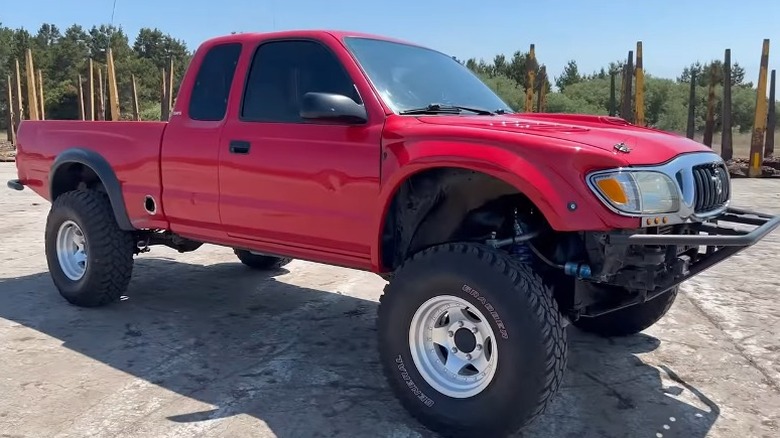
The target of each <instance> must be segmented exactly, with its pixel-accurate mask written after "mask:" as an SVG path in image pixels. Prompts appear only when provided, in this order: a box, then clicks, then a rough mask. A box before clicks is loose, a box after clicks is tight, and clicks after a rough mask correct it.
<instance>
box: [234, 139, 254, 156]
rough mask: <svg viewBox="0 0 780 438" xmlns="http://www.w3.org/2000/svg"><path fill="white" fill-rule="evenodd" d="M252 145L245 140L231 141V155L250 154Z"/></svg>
mask: <svg viewBox="0 0 780 438" xmlns="http://www.w3.org/2000/svg"><path fill="white" fill-rule="evenodd" d="M249 147H250V144H249V142H248V141H243V140H231V141H230V153H231V154H248V153H249Z"/></svg>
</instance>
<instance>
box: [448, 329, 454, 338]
mask: <svg viewBox="0 0 780 438" xmlns="http://www.w3.org/2000/svg"><path fill="white" fill-rule="evenodd" d="M447 334H448V335H450V337H453V336H455V333H454V332H453V331H451V330H450V331H448V332H447Z"/></svg>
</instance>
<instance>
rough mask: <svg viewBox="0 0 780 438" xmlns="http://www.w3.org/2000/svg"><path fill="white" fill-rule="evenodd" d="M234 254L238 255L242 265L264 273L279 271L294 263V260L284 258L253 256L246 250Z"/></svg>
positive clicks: (239, 250) (238, 250)
mask: <svg viewBox="0 0 780 438" xmlns="http://www.w3.org/2000/svg"><path fill="white" fill-rule="evenodd" d="M233 252H234V253H235V254H236V256H237V257H238V259H239V260H241V263H243V264H245V265H246V266H249V267H250V268H252V269H257V270H262V271H272V270H274V269H279V268H281V267H282V266H284V265H286V264H288V263H290V262H291V261H292V259H288V258H284V257H275V256H267V255H260V254H253V253H251V252H250V251H247V250H245V249H234V250H233Z"/></svg>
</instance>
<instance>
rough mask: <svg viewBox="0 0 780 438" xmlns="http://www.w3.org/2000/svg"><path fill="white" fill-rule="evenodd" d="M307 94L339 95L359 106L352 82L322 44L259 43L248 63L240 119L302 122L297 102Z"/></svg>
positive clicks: (312, 42)
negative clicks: (250, 63)
mask: <svg viewBox="0 0 780 438" xmlns="http://www.w3.org/2000/svg"><path fill="white" fill-rule="evenodd" d="M310 91H315V92H323V93H337V94H343V95H345V96H348V97H350V98H351V99H352V100H354V101H355V102H357V103H361V101H360V97H359V96H358V93H357V90H356V88H355V85H354V83H353V82H352V79H350V77H349V75H348V74H347V72H346V71H345V70H344V68H343V66H342V65H341V63H340V62H339V61H338V59H337V58H336V57H335V55H333V53H331V52H330V51H329V50H328V49H327V48H326V47H325V46H323V45H322V44H320V43H317V42H314V41H274V42H270V43H265V44H262V45H261V46H260V47H259V48H258V49H257V52H256V53H255V57H254V59H253V60H252V66H251V69H250V71H249V77H248V79H247V83H246V89H245V90H244V101H243V105H242V108H241V119H242V120H248V121H264V122H292V123H295V122H302V121H303V119H301V117H300V102H301V100H302V99H303V95H304V94H306V93H308V92H310Z"/></svg>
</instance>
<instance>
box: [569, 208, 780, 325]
mask: <svg viewBox="0 0 780 438" xmlns="http://www.w3.org/2000/svg"><path fill="white" fill-rule="evenodd" d="M728 224H731V225H732V227H729V226H724V225H728ZM734 225H737V226H739V227H741V228H742V229H739V228H737V227H733V226H734ZM746 225H748V226H752V227H753V228H752V229H745V228H744V226H746ZM778 226H780V216H772V215H768V214H764V213H757V212H752V211H747V210H742V209H738V208H729V209H727V210H726V211H725V212H723V213H722V214H720V215H719V216H717V217H714V218H712V219H710V220H709V221H706V222H702V223H697V224H690V225H687V226H685V227H684V228H682V229H681V228H680V227H675V228H676V229H677V230H678V231H677V233H672V234H649V233H641V232H633V233H625V232H612V233H607V234H605V235H604V236H603V240H602V243H603V244H604V248H605V250H606V252H607V254H611V256H608V257H607V258H608V259H610V260H611V261H612V264H613V266H615V265H617V266H618V267H619V266H622V265H623V261H624V260H623V258H628V255H633V256H634V258H633V259H632V260H633V261H634V262H636V261H637V260H639V261H646V262H647V264H646V265H645V266H644V268H643V269H638V268H637V267H636V266H635V267H634V268H629V269H628V271H629V272H628V275H625V274H626V273H625V272H622V271H625V270H624V269H621V268H618V270H617V271H612V270H610V269H607V271H609V272H607V274H608V275H607V276H606V277H603V278H602V280H601V281H599V279H597V278H594V279H593V280H595V282H596V283H602V284H603V283H606V284H612V285H615V286H620V287H625V288H628V289H629V290H633V291H635V292H636V293H634V294H629V295H627V296H621V297H613V298H614V299H612V300H608V301H591V300H590V299H589V298H585V297H586V296H587V293H583V292H578V293H579V294H580V295H579V297H580V298H579V299H580V300H582V301H587V302H583V303H582V306H581V308H580V309H577V310H576V311H575V312H574V314H573V315H572V317H574V318H579V317H597V316H601V315H604V314H606V313H610V312H614V311H616V310H620V309H622V308H625V307H628V306H633V305H636V304H641V303H644V302H647V301H650V300H652V299H654V298H656V297H659V296H661V295H662V294H664V293H666V292H667V291H669V290H670V289H672V288H674V287H675V286H677V285H679V284H680V283H682V282H684V281H686V280H688V279H690V278H691V277H693V276H695V275H697V274H699V273H701V272H703V271H705V270H707V269H709V268H711V267H713V266H715V265H716V264H718V263H720V262H722V261H724V260H726V259H728V258H729V257H731V256H733V255H736V254H737V253H739V252H740V251H743V250H744V249H746V248H748V247H750V246H752V245H754V244H755V243H757V242H758V241H759V240H761V239H763V238H764V237H766V236H767V235H768V234H769V233H770V232H772V231H773V230H774V229H775V228H777V227H778ZM702 247H704V248H706V249H705V250H704V251H703V252H702ZM637 254H639V255H640V256H639V257H637V256H636V255H637ZM664 254H665V255H664ZM644 255H651V256H650V257H648V258H647V259H646V260H645V259H643V258H642V256H644ZM659 256H660V257H661V258H662V259H663V260H665V261H660V260H659V262H660V263H661V264H660V265H654V263H656V262H654V261H653V260H658V259H656V258H653V257H659ZM616 259H617V260H616ZM610 274H614V275H610ZM621 275H622V276H621Z"/></svg>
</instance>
